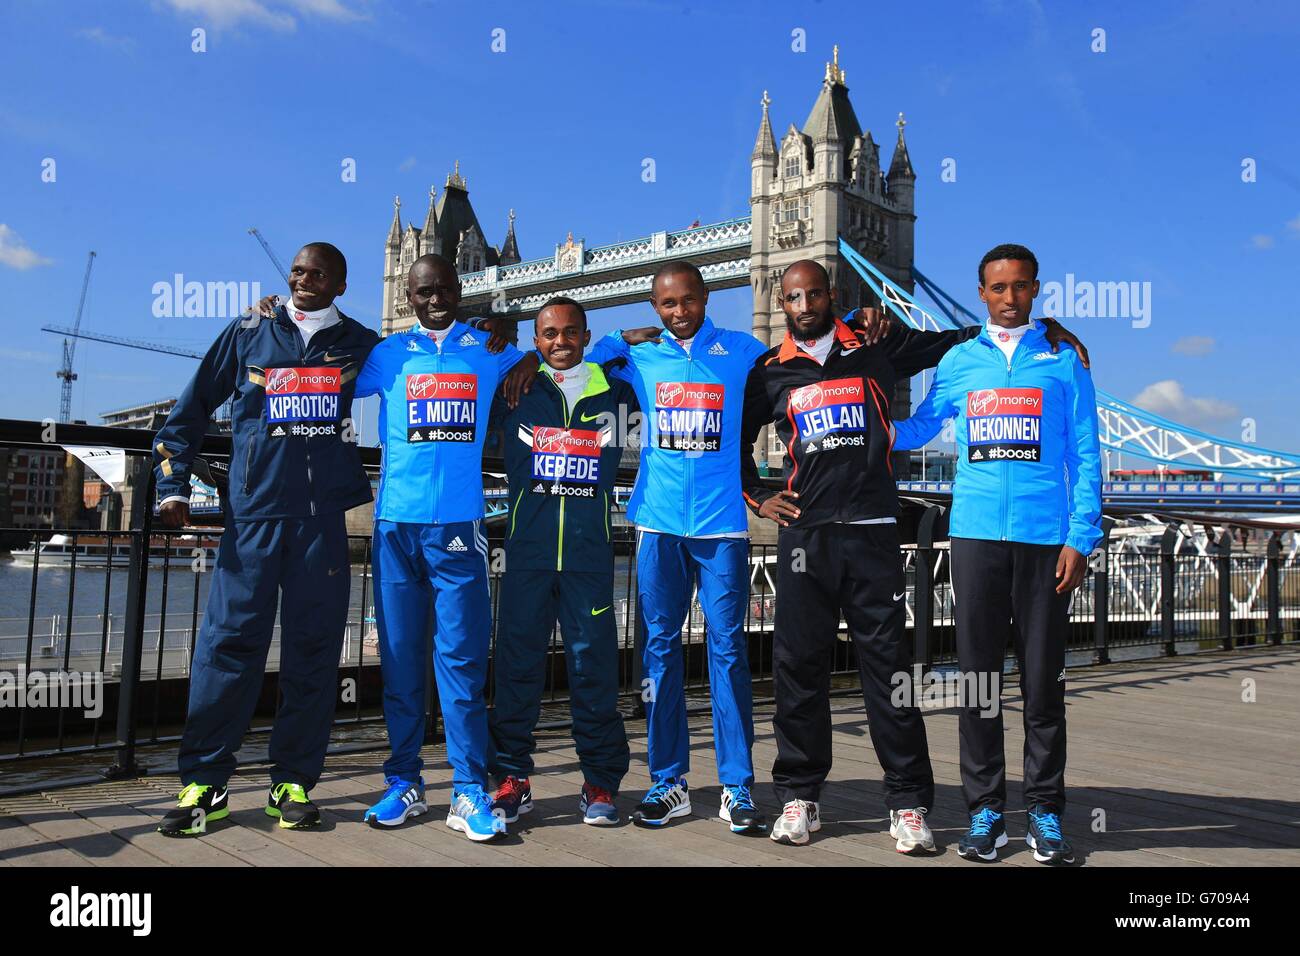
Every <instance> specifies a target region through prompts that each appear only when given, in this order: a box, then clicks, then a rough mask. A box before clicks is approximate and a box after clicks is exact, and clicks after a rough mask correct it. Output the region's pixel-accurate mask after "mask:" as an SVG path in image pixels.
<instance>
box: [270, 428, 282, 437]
mask: <svg viewBox="0 0 1300 956" xmlns="http://www.w3.org/2000/svg"><path fill="white" fill-rule="evenodd" d="M271 435H272V436H273V437H275V438H283V437H284V429H283V428H281V427H280V426H279V425H276V426H275V427H274V428H272V429H271Z"/></svg>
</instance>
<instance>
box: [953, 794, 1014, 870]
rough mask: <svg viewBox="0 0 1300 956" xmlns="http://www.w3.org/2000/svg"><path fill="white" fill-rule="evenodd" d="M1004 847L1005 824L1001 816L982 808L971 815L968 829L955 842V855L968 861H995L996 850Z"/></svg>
mask: <svg viewBox="0 0 1300 956" xmlns="http://www.w3.org/2000/svg"><path fill="white" fill-rule="evenodd" d="M1006 845H1007V824H1006V821H1005V820H1004V819H1003V817H1002V814H1000V813H998V812H997V811H996V810H991V809H989V808H988V807H984V808H983V809H981V810H980V812H979V813H972V814H971V817H970V829H969V830H967V831H966V832H965V833H964V834H963V835H962V837H961V839H959V840H958V841H957V855H958V856H960V857H964V858H965V859H968V860H970V859H974V858H976V857H979V859H981V860H996V859H997V858H998V849H999V848H1000V847H1004V846H1006Z"/></svg>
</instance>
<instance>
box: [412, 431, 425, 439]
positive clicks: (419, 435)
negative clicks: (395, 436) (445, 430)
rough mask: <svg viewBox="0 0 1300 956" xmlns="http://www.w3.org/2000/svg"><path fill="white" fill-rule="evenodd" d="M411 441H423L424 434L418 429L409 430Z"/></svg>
mask: <svg viewBox="0 0 1300 956" xmlns="http://www.w3.org/2000/svg"><path fill="white" fill-rule="evenodd" d="M411 441H424V434H423V433H421V432H418V431H415V432H411Z"/></svg>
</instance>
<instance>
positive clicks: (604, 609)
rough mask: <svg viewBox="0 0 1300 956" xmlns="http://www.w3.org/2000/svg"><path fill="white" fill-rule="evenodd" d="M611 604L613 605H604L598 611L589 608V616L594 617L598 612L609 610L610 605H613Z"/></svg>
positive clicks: (602, 612)
mask: <svg viewBox="0 0 1300 956" xmlns="http://www.w3.org/2000/svg"><path fill="white" fill-rule="evenodd" d="M613 606H614V605H612V604H606V605H605V606H604V607H602V608H601V609H600V610H599V611H597V610H596V609H595V608H594V607H593V608H592V609H591V616H592V617H596V616H597V615H599V614H604V613H605V612H606V611H608V610H609V609H610V608H611V607H613Z"/></svg>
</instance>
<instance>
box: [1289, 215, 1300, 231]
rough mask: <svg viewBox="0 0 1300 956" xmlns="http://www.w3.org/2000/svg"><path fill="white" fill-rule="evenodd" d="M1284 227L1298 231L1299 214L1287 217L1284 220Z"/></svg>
mask: <svg viewBox="0 0 1300 956" xmlns="http://www.w3.org/2000/svg"><path fill="white" fill-rule="evenodd" d="M1286 227H1287V228H1288V229H1290V230H1291V231H1292V232H1300V216H1296V217H1295V218H1294V219H1288V220H1287V221H1286Z"/></svg>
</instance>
